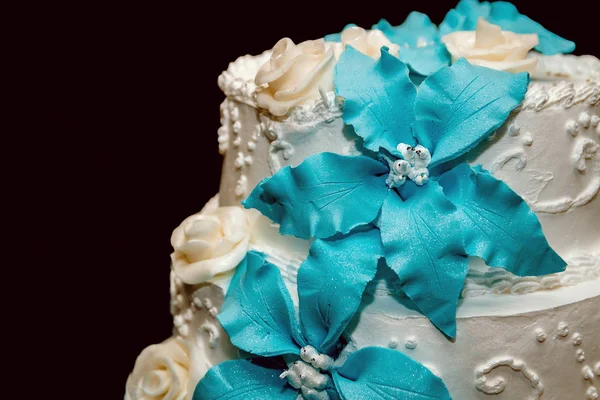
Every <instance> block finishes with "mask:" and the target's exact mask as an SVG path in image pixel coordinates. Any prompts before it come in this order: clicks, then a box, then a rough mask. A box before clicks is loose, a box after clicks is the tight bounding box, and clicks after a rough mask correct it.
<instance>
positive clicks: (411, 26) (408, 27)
mask: <svg viewBox="0 0 600 400" xmlns="http://www.w3.org/2000/svg"><path fill="white" fill-rule="evenodd" d="M373 29H379V30H380V31H382V32H383V33H384V34H385V36H387V38H388V39H390V40H391V41H392V43H396V44H398V45H400V46H405V45H406V46H409V47H417V44H419V43H420V42H423V41H425V42H432V41H436V40H438V39H439V33H438V28H437V26H435V24H434V23H433V22H431V19H429V17H428V16H427V15H426V14H423V13H420V12H418V11H413V12H411V13H410V14H408V17H406V20H405V21H404V22H403V23H402V24H400V25H398V26H392V25H391V24H390V23H389V22H388V21H387V20H385V19H381V20H380V21H379V22H378V23H377V24H376V25H373ZM400 52H402V50H400Z"/></svg>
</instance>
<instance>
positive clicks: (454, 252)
mask: <svg viewBox="0 0 600 400" xmlns="http://www.w3.org/2000/svg"><path fill="white" fill-rule="evenodd" d="M574 47H575V44H574V43H573V42H570V41H568V40H566V39H563V38H562V37H559V36H557V35H556V34H553V33H551V32H549V31H548V30H546V29H545V28H543V27H542V26H541V25H540V24H538V23H537V22H534V21H533V20H532V19H530V18H529V17H527V16H524V15H522V14H521V13H519V12H518V10H517V9H516V8H515V7H514V6H513V5H512V4H510V3H506V2H491V3H490V2H479V1H478V0H461V1H460V3H459V4H458V5H457V7H456V8H455V9H453V10H450V11H449V12H448V14H447V15H446V17H445V19H444V20H443V21H442V23H441V24H440V25H439V26H437V25H435V24H433V23H432V22H431V21H430V19H429V18H428V17H427V16H426V15H424V14H421V13H418V12H413V13H411V14H410V15H409V16H408V17H407V19H406V21H405V22H404V23H402V24H401V25H398V26H393V25H391V24H390V23H388V22H387V21H386V20H381V21H380V22H379V23H377V24H376V25H374V26H373V27H372V28H371V29H370V30H365V29H363V28H361V27H358V26H355V25H348V26H347V27H346V28H345V29H344V30H343V31H342V32H341V33H339V34H331V35H327V36H325V37H324V38H323V39H318V40H313V41H306V42H303V43H300V44H295V43H294V42H293V41H292V40H291V39H288V38H284V39H282V40H280V41H279V42H277V44H276V45H275V46H274V47H273V49H272V50H269V51H266V52H264V53H263V54H261V55H258V56H243V57H240V58H238V59H237V60H236V61H235V62H233V63H231V64H230V65H229V68H228V69H227V70H226V71H225V72H223V73H222V74H221V76H219V79H218V84H219V86H220V88H221V89H222V90H223V92H224V93H225V96H226V98H225V100H224V102H223V103H222V104H221V124H222V127H221V128H220V129H219V132H218V148H219V151H220V152H221V154H223V156H224V163H223V172H222V179H221V187H220V190H219V193H218V194H217V195H216V196H215V197H214V198H213V199H212V200H210V201H209V202H208V204H206V205H205V206H204V208H202V210H201V211H200V212H199V213H197V214H195V215H192V216H190V217H189V218H187V219H186V220H184V221H183V222H182V223H181V225H180V226H179V227H177V228H176V229H175V230H174V232H173V235H172V237H171V243H172V245H173V249H174V251H173V253H172V255H171V259H172V264H171V312H172V314H173V323H174V330H173V337H172V338H170V339H168V340H166V341H165V342H163V343H161V344H156V345H152V346H150V347H148V348H147V349H145V350H144V351H143V352H142V354H141V355H140V356H139V357H138V359H137V361H136V362H135V366H134V369H133V372H132V374H131V375H130V377H129V379H128V381H127V385H126V394H125V399H127V400H150V399H152V400H162V399H164V400H175V399H177V400H190V399H193V400H217V399H222V400H225V399H316V400H327V399H377V398H381V399H408V400H420V399H454V400H484V399H490V400H515V399H546V400H576V399H582V400H583V399H589V400H593V399H599V398H600V198H599V195H598V191H599V190H600V61H599V60H598V59H597V58H596V57H593V56H574V55H568V53H570V52H572V51H573V50H574Z"/></svg>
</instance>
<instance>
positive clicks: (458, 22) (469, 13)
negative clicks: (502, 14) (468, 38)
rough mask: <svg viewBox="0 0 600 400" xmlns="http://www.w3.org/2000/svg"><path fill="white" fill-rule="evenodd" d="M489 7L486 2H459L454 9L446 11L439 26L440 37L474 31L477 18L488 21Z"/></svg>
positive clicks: (464, 0)
mask: <svg viewBox="0 0 600 400" xmlns="http://www.w3.org/2000/svg"><path fill="white" fill-rule="evenodd" d="M490 11H491V5H490V3H489V2H488V1H484V2H480V1H479V0H460V1H459V2H458V4H457V5H456V8H454V9H452V10H450V11H448V13H447V14H446V16H445V17H444V20H443V21H442V23H441V24H440V35H441V36H444V35H447V34H449V33H452V32H456V31H474V30H475V28H476V27H477V19H478V18H479V17H481V18H483V19H485V20H487V21H489V18H490Z"/></svg>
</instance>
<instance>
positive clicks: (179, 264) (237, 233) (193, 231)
mask: <svg viewBox="0 0 600 400" xmlns="http://www.w3.org/2000/svg"><path fill="white" fill-rule="evenodd" d="M255 216H256V212H253V211H250V210H246V209H244V208H242V207H239V206H231V207H218V198H217V197H214V198H213V199H212V200H211V201H209V202H208V203H207V205H206V206H205V207H204V209H203V210H202V211H201V212H199V213H198V214H194V215H192V216H190V217H188V218H186V219H185V220H184V221H183V222H182V223H181V225H180V226H179V227H177V228H176V229H175V230H174V231H173V235H172V236H171V245H172V246H173V249H174V251H173V253H172V254H171V261H172V263H173V269H174V271H175V273H176V274H177V276H178V278H179V279H181V280H182V281H183V282H185V283H187V284H197V283H202V282H206V281H208V280H210V279H213V278H214V277H215V276H216V275H219V274H222V273H224V272H227V271H230V270H232V269H233V268H235V267H236V266H237V265H238V264H239V263H240V261H242V259H243V258H244V257H245V256H246V252H247V250H248V242H249V239H250V232H251V227H252V224H253V221H254V219H255Z"/></svg>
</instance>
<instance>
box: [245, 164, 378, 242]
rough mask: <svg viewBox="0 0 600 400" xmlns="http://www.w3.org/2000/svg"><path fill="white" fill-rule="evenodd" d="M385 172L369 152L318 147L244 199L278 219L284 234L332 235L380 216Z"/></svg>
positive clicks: (304, 236)
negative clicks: (345, 152)
mask: <svg viewBox="0 0 600 400" xmlns="http://www.w3.org/2000/svg"><path fill="white" fill-rule="evenodd" d="M387 172H388V167H387V166H385V165H384V164H382V163H381V162H379V161H376V160H373V159H371V158H369V157H364V156H341V155H338V154H333V153H319V154H315V155H312V156H310V157H308V158H306V159H305V160H304V162H302V164H300V165H299V166H298V167H296V168H291V167H286V168H283V169H281V170H279V171H278V172H277V173H276V174H275V175H273V176H272V177H270V178H266V179H265V180H263V181H262V182H261V183H259V184H258V186H256V188H254V190H253V191H252V193H250V196H249V197H248V198H247V199H246V200H245V201H244V202H243V204H244V206H245V207H247V208H256V209H258V210H259V211H260V212H261V213H263V214H264V215H265V216H267V217H268V218H270V219H271V220H273V221H275V222H277V223H279V224H280V225H281V227H280V231H281V233H283V234H286V235H294V236H297V237H301V238H304V239H307V238H310V237H318V238H328V237H331V236H333V235H335V234H337V233H342V234H346V233H348V232H350V231H351V230H352V229H354V228H356V227H358V226H362V225H368V224H369V223H371V222H372V221H373V220H374V219H375V218H377V214H378V213H379V209H380V208H381V204H382V203H383V199H384V198H385V196H386V194H387V192H388V188H387V186H386V184H385V180H386V177H387V176H386V175H387Z"/></svg>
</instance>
